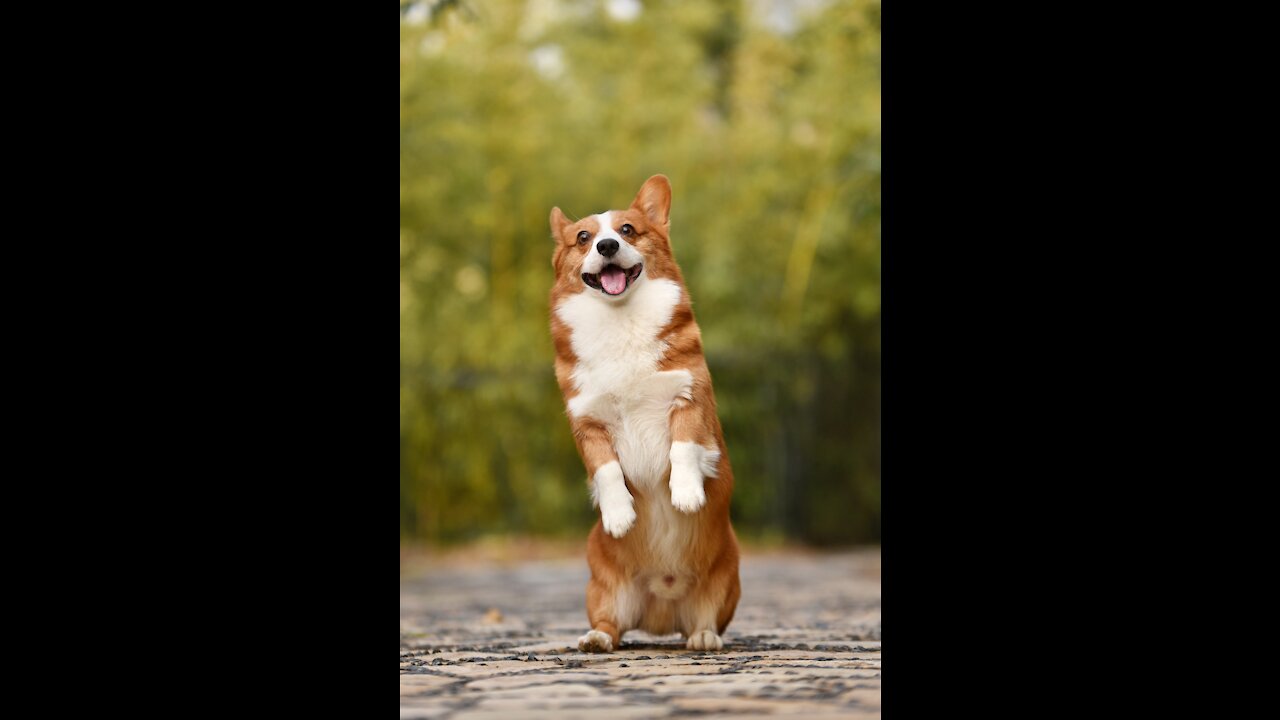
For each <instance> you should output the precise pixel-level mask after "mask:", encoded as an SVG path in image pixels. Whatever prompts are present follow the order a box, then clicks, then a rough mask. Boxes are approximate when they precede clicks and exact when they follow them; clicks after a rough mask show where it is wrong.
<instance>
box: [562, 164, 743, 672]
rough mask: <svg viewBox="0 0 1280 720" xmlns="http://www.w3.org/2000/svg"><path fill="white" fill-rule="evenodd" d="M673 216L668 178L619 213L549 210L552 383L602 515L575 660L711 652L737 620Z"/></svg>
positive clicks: (722, 472) (722, 467) (726, 490)
mask: <svg viewBox="0 0 1280 720" xmlns="http://www.w3.org/2000/svg"><path fill="white" fill-rule="evenodd" d="M670 210H671V184H670V183H669V182H668V181H667V178H666V176H664V175H654V176H653V177H651V178H649V179H648V180H647V181H645V183H644V185H643V186H642V187H641V188H640V192H639V193H637V194H636V197H635V201H634V202H632V203H631V207H629V208H627V209H625V210H609V211H606V212H602V213H599V214H598V215H591V216H589V217H585V218H583V219H581V220H578V221H577V222H571V221H570V220H569V219H568V218H567V217H565V214H564V213H563V212H561V211H560V208H558V207H557V208H552V210H551V233H552V237H553V238H554V239H555V243H556V247H555V252H554V254H553V256H552V261H551V262H552V265H553V266H554V267H555V275H556V279H555V285H554V287H553V288H552V290H551V313H550V315H551V335H552V339H553V340H554V343H555V350H556V366H555V369H556V380H557V381H558V382H559V384H560V390H561V392H563V393H564V399H565V406H566V409H567V412H568V416H569V423H570V425H571V427H572V430H573V438H574V441H575V442H576V443H577V446H578V452H579V454H581V456H582V462H583V464H584V465H586V470H587V476H588V483H589V486H590V490H591V499H592V502H593V504H594V505H596V506H597V507H599V508H600V520H599V521H598V522H596V524H595V527H593V528H592V530H591V534H590V536H589V537H588V539H587V564H588V565H589V566H590V568H591V580H590V582H589V583H588V585H587V620H588V621H589V622H590V624H591V628H590V630H588V632H587V633H586V634H585V635H583V636H582V637H581V638H579V639H578V649H579V650H581V651H583V652H612V651H613V650H616V649H618V648H619V647H620V646H621V641H622V635H623V633H625V632H627V631H628V630H632V629H640V630H643V631H645V632H648V633H652V634H654V635H666V634H669V633H674V632H679V633H681V634H682V635H683V636H684V637H685V638H686V639H687V641H686V647H688V648H689V649H691V650H720V649H722V648H723V647H724V642H723V640H722V639H721V636H722V635H723V634H724V631H725V628H726V627H727V626H728V625H729V621H730V620H732V619H733V613H734V610H735V609H736V608H737V606H738V596H739V593H740V589H739V584H738V540H737V537H736V536H735V535H734V532H733V526H732V525H731V524H730V523H729V497H730V495H731V494H732V493H733V471H732V470H731V469H730V467H729V455H728V453H727V452H726V450H725V445H724V435H723V433H722V432H721V429H720V420H719V418H718V417H716V400H715V395H714V393H713V392H712V388H711V374H710V373H709V372H708V371H707V363H706V360H705V358H703V355H702V334H701V332H700V331H699V329H698V324H697V323H696V322H695V321H694V319H693V308H692V305H691V303H690V299H689V292H688V290H687V289H686V288H685V285H684V279H683V277H681V275H680V267H679V266H678V265H676V261H675V257H674V256H673V255H672V252H671V241H670V239H669V235H668V231H669V224H670V223H669V213H670Z"/></svg>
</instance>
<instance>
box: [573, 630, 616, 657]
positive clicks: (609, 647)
mask: <svg viewBox="0 0 1280 720" xmlns="http://www.w3.org/2000/svg"><path fill="white" fill-rule="evenodd" d="M578 650H580V651H582V652H589V653H598V652H606V653H607V652H613V638H611V637H609V636H608V635H607V634H605V633H602V632H600V631H599V630H591V631H588V632H587V634H586V635H583V636H582V637H580V638H578Z"/></svg>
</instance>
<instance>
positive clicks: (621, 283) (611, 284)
mask: <svg viewBox="0 0 1280 720" xmlns="http://www.w3.org/2000/svg"><path fill="white" fill-rule="evenodd" d="M600 284H601V285H603V286H604V291H605V292H607V293H609V294H610V295H620V294H621V293H622V291H623V290H626V289H627V274H626V273H625V272H623V271H622V268H620V267H618V266H617V265H610V266H609V267H607V268H605V269H604V270H601V271H600Z"/></svg>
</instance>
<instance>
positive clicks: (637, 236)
mask: <svg viewBox="0 0 1280 720" xmlns="http://www.w3.org/2000/svg"><path fill="white" fill-rule="evenodd" d="M670 210H671V183H669V182H668V181H667V178H666V176H665V175H654V176H653V177H651V178H649V179H648V180H646V181H645V183H644V185H642V186H641V187H640V192H638V193H636V199H635V201H634V202H632V203H631V207H629V208H627V209H626V210H608V211H605V212H602V213H600V214H598V215H591V216H588V217H585V218H583V219H581V220H579V221H577V222H570V221H569V218H567V217H565V215H564V213H563V212H560V208H558V207H556V208H552V209H551V236H552V237H553V238H554V239H555V241H556V249H555V253H554V254H553V255H552V258H551V264H552V266H553V267H555V270H556V290H557V292H566V293H568V292H579V291H586V292H589V293H591V294H593V295H595V296H598V297H599V298H601V299H602V300H605V301H607V302H621V301H624V300H625V299H626V298H627V297H628V296H629V295H630V294H631V290H632V289H633V288H634V287H636V286H637V285H638V284H640V283H642V282H644V280H645V278H647V277H653V278H660V277H667V278H677V277H678V273H679V270H678V269H677V268H676V266H675V260H674V259H673V258H672V255H671V241H670V239H669V238H668V235H667V232H668V229H669V225H670V218H669V213H670Z"/></svg>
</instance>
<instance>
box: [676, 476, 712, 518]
mask: <svg viewBox="0 0 1280 720" xmlns="http://www.w3.org/2000/svg"><path fill="white" fill-rule="evenodd" d="M706 503H707V493H706V491H705V490H703V489H702V472H701V471H699V470H698V468H697V467H690V466H688V465H673V466H672V467H671V504H672V505H673V506H675V509H677V510H679V511H680V512H685V513H691V512H697V511H698V510H700V509H702V506H703V505H705V504H706Z"/></svg>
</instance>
